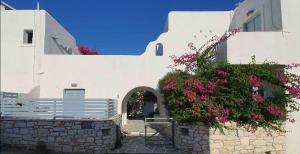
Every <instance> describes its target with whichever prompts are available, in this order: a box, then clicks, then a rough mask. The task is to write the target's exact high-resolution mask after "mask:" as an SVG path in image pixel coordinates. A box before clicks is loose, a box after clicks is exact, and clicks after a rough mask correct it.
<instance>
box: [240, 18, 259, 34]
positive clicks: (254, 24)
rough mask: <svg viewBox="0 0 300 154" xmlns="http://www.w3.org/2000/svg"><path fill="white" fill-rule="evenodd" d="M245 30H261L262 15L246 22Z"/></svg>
mask: <svg viewBox="0 0 300 154" xmlns="http://www.w3.org/2000/svg"><path fill="white" fill-rule="evenodd" d="M244 31H246V32H258V31H261V16H260V15H257V16H256V17H255V18H253V19H252V20H250V21H248V22H247V23H245V24H244Z"/></svg>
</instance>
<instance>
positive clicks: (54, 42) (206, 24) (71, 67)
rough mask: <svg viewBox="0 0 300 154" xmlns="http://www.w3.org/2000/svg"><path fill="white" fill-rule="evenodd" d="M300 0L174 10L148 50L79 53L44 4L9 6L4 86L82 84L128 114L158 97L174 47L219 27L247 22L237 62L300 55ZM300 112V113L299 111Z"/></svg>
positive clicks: (50, 90) (40, 91) (39, 88)
mask: <svg viewBox="0 0 300 154" xmlns="http://www.w3.org/2000/svg"><path fill="white" fill-rule="evenodd" d="M298 7H300V2H299V1H298V0H245V1H244V2H242V3H241V4H239V6H237V7H236V8H235V10H232V11H214V12H211V11H194V12H189V11H184V12H177V11H174V12H170V13H169V15H168V19H167V22H166V25H165V29H164V33H162V34H161V35H160V36H159V37H158V38H157V40H155V41H152V42H150V43H149V44H148V46H147V47H146V49H145V52H144V53H143V54H142V55H140V56H132V55H130V56H129V55H118V56H116V55H93V56H86V55H85V56H83V55H77V54H78V52H77V51H76V40H75V39H74V37H73V36H72V35H71V34H69V33H68V32H67V31H66V30H65V29H64V28H63V27H62V26H61V25H60V24H59V23H58V22H56V21H55V19H54V18H52V17H51V16H50V15H49V14H48V13H47V12H46V11H44V10H15V9H13V8H11V7H10V6H7V5H4V4H3V5H2V6H1V91H6V92H16V93H23V94H26V97H33V98H63V97H64V92H65V91H68V90H70V89H73V90H75V91H76V90H77V92H78V93H81V94H82V95H78V96H81V97H84V98H111V99H117V100H118V104H119V105H118V112H119V113H122V114H123V122H124V123H125V122H126V112H127V109H126V108H127V106H126V103H127V99H128V96H130V95H131V94H132V93H133V92H134V91H136V90H138V89H146V90H148V91H150V92H153V93H154V94H156V95H157V97H158V104H159V106H160V107H159V108H160V114H161V116H164V115H165V111H164V110H163V105H162V104H161V98H160V97H159V93H158V92H157V91H156V89H157V84H158V80H159V79H160V78H162V77H163V76H164V75H165V74H166V73H167V72H168V71H170V69H169V68H168V66H169V65H170V64H171V63H172V62H171V59H170V58H169V56H170V55H180V54H182V53H183V52H184V51H187V52H188V51H189V49H188V47H187V44H188V43H189V42H194V43H195V44H196V45H198V46H200V45H201V44H203V43H204V42H206V41H207V40H208V39H210V38H211V37H212V36H214V35H219V36H220V35H222V34H223V33H224V32H225V31H227V30H229V29H233V28H238V27H242V31H243V32H241V33H239V34H237V35H236V36H235V37H233V38H230V39H229V40H228V41H227V43H226V46H225V47H224V48H223V51H224V52H223V53H224V54H223V55H221V56H220V57H218V58H219V59H220V60H227V61H228V62H230V63H232V64H240V63H249V62H250V60H251V56H252V55H255V56H256V59H257V61H258V62H263V61H264V60H266V59H267V60H269V61H276V62H279V63H282V64H289V63H291V62H299V61H300V52H299V50H300V43H299V41H300V29H299V27H300V20H299V19H298V18H299V17H298V16H299V15H300V10H299V8H298ZM297 73H300V72H299V70H298V72H297ZM295 117H296V119H300V113H299V112H298V113H295ZM287 130H289V131H291V132H292V133H288V134H287V153H295V154H298V153H300V148H299V147H297V143H300V138H299V137H298V136H300V131H297V130H300V123H299V122H296V123H295V124H287Z"/></svg>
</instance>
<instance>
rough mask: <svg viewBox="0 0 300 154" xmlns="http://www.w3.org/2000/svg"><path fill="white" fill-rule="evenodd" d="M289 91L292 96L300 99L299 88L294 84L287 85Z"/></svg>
mask: <svg viewBox="0 0 300 154" xmlns="http://www.w3.org/2000/svg"><path fill="white" fill-rule="evenodd" d="M288 91H289V93H290V94H291V95H292V97H293V98H296V99H300V89H299V88H297V87H296V86H291V87H288Z"/></svg>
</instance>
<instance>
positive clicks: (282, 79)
mask: <svg viewBox="0 0 300 154" xmlns="http://www.w3.org/2000/svg"><path fill="white" fill-rule="evenodd" d="M278 78H279V81H280V82H281V83H282V84H283V85H285V84H287V83H288V82H289V80H288V78H287V76H286V75H285V74H284V73H279V74H278Z"/></svg>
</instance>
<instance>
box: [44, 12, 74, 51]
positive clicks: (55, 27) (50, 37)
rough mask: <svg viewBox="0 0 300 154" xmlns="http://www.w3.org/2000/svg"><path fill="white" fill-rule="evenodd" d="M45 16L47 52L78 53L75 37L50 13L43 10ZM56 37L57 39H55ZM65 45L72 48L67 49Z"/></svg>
mask: <svg viewBox="0 0 300 154" xmlns="http://www.w3.org/2000/svg"><path fill="white" fill-rule="evenodd" d="M43 13H44V16H45V37H44V41H45V49H44V53H45V54H68V52H70V51H71V52H73V53H74V54H76V53H78V52H77V49H76V40H75V38H74V37H73V36H72V35H71V34H70V33H69V32H68V31H67V30H65V29H64V27H62V26H61V25H60V24H59V23H58V22H57V21H56V20H55V19H54V18H53V17H52V16H51V15H50V14H48V13H47V12H45V11H43ZM54 38H56V40H55V39H54ZM64 47H67V48H70V49H69V51H67V50H66V49H65V48H64Z"/></svg>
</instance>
